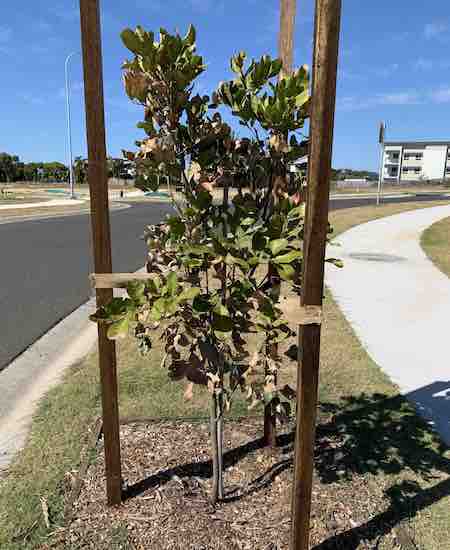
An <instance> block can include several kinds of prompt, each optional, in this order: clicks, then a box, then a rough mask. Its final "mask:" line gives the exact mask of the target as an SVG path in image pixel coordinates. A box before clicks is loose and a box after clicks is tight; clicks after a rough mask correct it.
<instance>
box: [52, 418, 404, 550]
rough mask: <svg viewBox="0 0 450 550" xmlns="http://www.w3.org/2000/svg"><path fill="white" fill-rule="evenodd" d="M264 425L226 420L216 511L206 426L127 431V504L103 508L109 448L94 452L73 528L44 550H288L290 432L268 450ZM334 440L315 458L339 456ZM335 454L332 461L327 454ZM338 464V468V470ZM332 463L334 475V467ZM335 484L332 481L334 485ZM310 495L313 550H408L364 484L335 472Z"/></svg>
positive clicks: (161, 425)
mask: <svg viewBox="0 0 450 550" xmlns="http://www.w3.org/2000/svg"><path fill="white" fill-rule="evenodd" d="M261 425H262V419H259V418H256V419H252V418H251V419H245V420H242V421H240V422H234V421H226V422H225V433H224V446H225V449H226V451H225V466H226V471H225V491H226V497H225V502H222V503H220V504H218V505H217V506H213V505H212V504H211V501H210V499H209V494H210V490H211V470H212V466H211V462H210V447H209V433H208V430H209V428H208V424H207V423H192V422H155V423H136V424H127V425H122V426H121V442H122V468H123V478H124V482H125V484H126V486H127V498H126V500H125V501H124V503H123V504H122V505H121V506H119V507H114V508H107V507H106V506H105V501H106V496H105V480H104V461H103V448H102V444H101V442H100V443H99V444H98V446H97V450H96V455H95V459H94V461H93V463H92V464H91V466H90V467H89V468H88V470H87V474H86V476H85V479H84V483H83V486H82V489H81V493H80V495H79V498H78V499H77V500H76V502H75V503H74V507H73V509H72V515H71V521H70V523H69V524H68V525H66V526H65V527H64V528H61V529H59V530H57V531H56V532H55V533H54V536H53V537H52V538H51V539H50V540H49V543H48V544H46V545H44V546H43V548H70V549H73V550H74V549H81V548H95V549H97V550H102V549H105V550H106V549H110V548H114V549H119V548H124V549H146V550H153V549H154V550H166V549H167V550H169V549H180V550H181V549H186V550H188V549H192V550H194V549H195V550H213V549H214V550H216V549H221V550H222V549H223V550H234V549H239V550H241V549H242V550H269V549H271V550H281V549H283V550H284V549H288V548H289V532H290V514H291V487H292V471H293V437H292V430H293V426H292V425H290V426H287V427H285V431H284V433H282V434H281V436H280V437H279V446H278V448H277V449H275V450H270V449H267V448H261V439H260V437H261ZM335 437H336V436H335V434H334V435H330V438H329V439H326V438H324V437H321V438H320V446H319V447H318V448H317V450H316V452H317V453H322V456H323V453H325V454H326V453H328V454H329V455H330V456H331V457H332V456H333V452H334V449H336V452H338V451H337V448H338V446H339V442H338V441H336V440H335ZM330 453H331V454H330ZM338 463H339V461H338ZM333 464H334V461H333V460H330V466H329V468H330V471H332V470H333V468H335V466H334V465H333ZM330 480H334V481H330ZM330 480H328V481H327V482H324V481H323V480H321V479H319V477H318V476H317V475H316V479H315V484H314V487H313V502H312V517H311V548H315V549H316V550H319V549H320V550H326V549H334V548H336V549H343V550H344V549H345V550H352V549H353V550H356V549H357V550H363V549H375V548H388V549H392V550H394V549H397V548H404V547H403V546H402V545H401V544H400V543H399V540H398V539H397V538H396V533H395V532H394V531H392V530H390V531H388V532H387V534H383V533H381V534H379V533H377V529H379V527H377V524H374V527H373V529H371V527H370V525H371V518H373V517H374V516H377V514H379V513H380V512H382V511H383V510H384V509H386V502H385V501H384V497H383V493H382V491H379V492H377V494H373V490H372V492H371V491H370V490H369V486H368V484H367V481H366V479H365V478H364V477H363V476H362V475H353V476H352V478H351V480H349V479H345V477H342V476H341V473H340V472H339V470H337V471H334V472H333V476H331V477H330Z"/></svg>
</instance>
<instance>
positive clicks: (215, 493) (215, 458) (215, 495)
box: [210, 394, 220, 504]
mask: <svg viewBox="0 0 450 550" xmlns="http://www.w3.org/2000/svg"><path fill="white" fill-rule="evenodd" d="M216 402H217V399H216V395H215V394H213V395H212V396H211V410H210V421H211V423H210V426H211V428H210V429H211V446H212V464H213V486H212V495H211V500H212V503H213V504H216V503H217V501H218V500H219V485H220V474H219V446H218V439H217V431H218V430H217V403H216Z"/></svg>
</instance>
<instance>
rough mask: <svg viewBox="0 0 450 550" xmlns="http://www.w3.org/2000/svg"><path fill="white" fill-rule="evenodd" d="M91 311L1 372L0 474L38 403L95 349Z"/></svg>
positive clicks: (91, 304) (83, 309)
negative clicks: (66, 372)
mask: <svg viewBox="0 0 450 550" xmlns="http://www.w3.org/2000/svg"><path fill="white" fill-rule="evenodd" d="M139 271H143V269H141V270H139ZM121 293H123V291H121V290H120V289H119V290H118V291H117V293H116V292H115V294H116V295H120V294H121ZM94 311H95V298H91V299H90V300H88V301H87V302H86V303H84V304H83V305H81V306H80V307H79V308H77V309H76V310H75V311H73V312H72V313H71V314H70V315H68V316H67V317H66V318H65V319H63V320H62V321H60V322H59V323H57V324H56V325H55V326H54V327H53V328H52V329H50V330H49V331H48V332H47V333H46V334H44V335H43V336H41V338H39V340H37V341H36V342H35V343H34V344H32V345H31V346H30V347H29V348H28V349H26V350H25V351H24V352H23V353H21V354H20V355H19V356H18V357H17V358H16V359H15V360H14V361H12V362H11V363H10V364H9V365H8V367H6V369H4V370H3V371H1V372H0V388H1V392H2V399H1V401H0V473H1V472H2V470H4V471H5V470H7V467H8V465H9V464H10V462H11V460H12V459H13V457H14V455H15V454H16V453H17V452H18V451H19V450H20V449H22V447H23V446H24V444H25V442H26V439H27V436H28V433H29V429H30V425H31V421H32V417H33V414H34V413H35V411H36V408H37V406H38V404H39V401H40V400H41V399H42V398H43V397H44V395H45V394H46V393H47V392H48V391H49V390H50V389H51V388H52V387H54V386H55V385H56V384H58V383H59V382H60V381H61V379H62V376H63V374H64V372H65V371H66V370H67V369H68V368H69V367H73V366H74V365H76V364H77V363H79V362H80V361H82V360H83V359H84V358H85V357H86V356H87V355H88V354H89V353H90V352H91V351H92V350H93V349H94V346H95V344H96V341H97V326H96V325H95V324H94V323H93V322H91V321H90V320H89V315H90V314H91V313H93V312H94Z"/></svg>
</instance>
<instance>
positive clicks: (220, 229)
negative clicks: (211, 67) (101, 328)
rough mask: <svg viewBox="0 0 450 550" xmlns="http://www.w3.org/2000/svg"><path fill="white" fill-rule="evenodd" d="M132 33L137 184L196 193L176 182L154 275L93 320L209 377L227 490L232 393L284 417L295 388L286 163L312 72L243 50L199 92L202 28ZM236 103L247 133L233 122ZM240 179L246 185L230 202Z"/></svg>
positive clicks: (294, 190)
mask: <svg viewBox="0 0 450 550" xmlns="http://www.w3.org/2000/svg"><path fill="white" fill-rule="evenodd" d="M122 39H123V42H124V44H125V46H126V47H127V48H128V49H129V50H130V51H131V52H132V54H133V58H132V59H131V60H129V61H126V62H125V63H124V65H123V70H124V83H125V89H126V92H127V94H128V96H129V97H130V98H131V99H132V100H133V101H134V102H136V103H138V104H140V105H142V107H143V112H144V120H143V121H142V122H140V123H139V124H138V127H139V128H141V129H142V130H144V132H145V133H146V137H145V138H144V139H142V140H141V141H139V142H137V145H138V151H137V152H135V153H133V152H124V154H125V157H126V158H127V159H129V160H132V161H134V162H135V163H136V171H137V175H136V185H137V186H138V187H139V188H141V189H144V190H154V191H155V190H157V188H158V185H159V181H160V179H161V176H166V175H168V176H170V177H171V179H172V180H179V181H182V182H183V188H184V200H183V201H182V202H181V201H180V202H178V201H177V200H176V198H175V195H174V194H173V193H172V189H169V191H170V192H171V193H172V199H173V204H174V207H175V210H176V214H174V215H172V216H170V217H168V219H167V220H166V221H165V222H164V223H161V224H159V225H153V226H150V227H148V228H147V231H146V240H147V245H148V249H149V254H148V261H147V271H148V280H147V281H146V282H130V283H129V284H128V285H127V291H128V297H126V298H116V299H114V300H113V301H112V302H111V303H110V304H109V305H108V306H106V307H104V308H101V309H100V310H99V311H97V312H96V314H95V315H94V316H93V319H94V320H95V321H97V322H106V323H108V324H109V328H108V335H109V337H110V338H118V337H121V336H124V335H126V334H127V333H128V331H129V329H130V326H131V327H132V328H133V332H134V335H135V337H136V339H137V341H138V342H139V346H140V348H141V350H142V351H143V352H148V351H149V350H150V348H151V345H152V331H154V330H156V329H158V330H159V331H161V335H162V338H163V341H164V343H165V356H164V359H163V365H165V366H167V367H168V370H169V374H170V376H171V377H172V378H175V379H183V378H184V379H186V391H185V396H186V398H187V399H190V398H192V394H193V389H194V385H195V384H200V385H204V386H206V387H207V388H208V390H209V392H210V395H211V436H212V447H213V465H214V475H213V480H214V488H213V495H212V496H213V501H214V502H215V501H217V500H218V499H221V498H222V497H223V480H222V469H223V467H222V437H223V436H222V434H223V416H224V413H225V410H227V409H228V408H229V407H230V403H231V399H232V396H233V394H234V393H235V392H236V391H238V390H241V391H243V392H244V393H245V395H246V398H247V399H248V402H249V406H250V407H254V406H256V405H257V404H258V403H261V402H262V403H264V404H265V406H266V407H269V408H270V410H271V412H272V414H273V415H275V416H277V417H278V418H280V419H284V418H286V417H288V416H289V414H290V404H289V398H292V397H293V396H295V393H294V392H293V390H292V389H291V388H289V387H287V386H280V384H279V377H278V370H279V368H280V366H281V358H280V356H279V355H278V351H277V346H276V345H275V344H277V343H279V342H281V341H283V340H285V339H286V338H288V337H289V336H291V335H293V331H292V329H291V328H290V326H289V323H288V320H287V319H285V318H284V316H283V313H282V311H281V309H280V308H279V306H278V297H279V294H280V287H281V284H286V285H291V286H293V287H294V288H296V289H298V285H299V283H300V281H299V279H298V277H296V273H300V272H301V270H300V266H301V261H302V228H303V206H302V205H301V204H299V203H300V195H299V192H300V189H299V184H298V181H297V180H291V179H290V178H289V173H288V167H289V165H290V164H291V163H292V162H293V161H295V160H296V159H298V158H300V157H301V156H304V155H305V152H306V145H307V143H306V141H305V140H304V139H302V134H301V130H302V128H303V126H304V123H305V120H306V119H307V117H308V109H309V75H308V70H307V68H306V67H305V66H303V67H301V68H300V69H298V70H296V71H294V72H293V73H292V74H291V75H281V76H280V71H281V62H280V61H279V60H278V59H272V58H270V57H269V56H267V55H265V56H263V57H261V59H259V60H252V61H251V62H250V63H246V55H245V53H244V52H240V53H238V54H237V55H235V56H233V58H232V59H231V69H232V71H233V73H234V78H233V80H230V81H228V82H222V83H221V84H220V85H219V87H218V89H217V90H216V91H215V92H214V93H213V94H212V96H211V97H209V96H207V95H204V96H200V95H198V94H194V91H193V90H194V82H195V79H196V78H197V77H198V76H199V75H200V74H201V73H202V72H203V71H204V70H205V68H206V67H205V65H204V63H203V59H202V57H201V56H199V55H198V54H197V53H196V45H195V30H194V28H193V27H192V26H191V27H190V28H189V31H188V33H187V35H186V36H185V37H181V36H180V35H178V34H176V35H171V34H169V33H168V32H167V31H166V30H164V29H161V30H160V35H159V41H155V37H154V34H153V33H151V32H147V31H145V30H144V29H143V28H142V27H137V28H136V30H134V31H133V30H131V29H126V30H125V31H124V32H123V33H122ZM226 108H228V109H229V110H231V114H232V116H233V117H234V120H236V121H237V122H238V123H239V125H241V126H242V127H244V128H245V129H246V136H245V137H237V136H236V135H234V134H233V132H232V130H231V128H230V126H229V125H228V124H226V123H225V122H224V121H223V119H222V115H221V112H223V111H224V110H225V109H226ZM219 187H220V188H221V193H220V200H217V199H218V196H219V195H218V194H217V191H218V188H219ZM230 188H236V190H237V194H236V196H234V198H233V199H232V200H231V201H230V199H229V190H230ZM268 267H269V268H270V269H269V273H270V272H274V273H276V274H277V275H278V277H277V278H276V281H278V282H277V283H276V284H274V282H273V280H270V277H268ZM251 334H256V335H257V338H256V340H257V344H256V347H255V346H253V347H252V345H251V342H250V340H251V338H249V335H251Z"/></svg>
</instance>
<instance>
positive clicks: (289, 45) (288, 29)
mask: <svg viewBox="0 0 450 550" xmlns="http://www.w3.org/2000/svg"><path fill="white" fill-rule="evenodd" d="M295 10H296V0H280V33H279V36H278V55H279V57H280V59H281V61H282V63H283V68H282V71H281V73H280V78H283V77H284V76H285V75H287V74H289V73H291V71H292V58H293V51H292V50H293V44H294V26H295ZM286 138H287V136H286ZM268 276H269V281H270V282H271V285H272V286H274V287H275V286H277V285H279V284H280V276H279V275H278V273H277V271H276V269H275V268H274V267H273V266H272V265H270V266H269V269H268ZM277 350H278V344H271V345H270V346H268V347H267V353H268V354H269V355H270V354H272V353H274V354H276V353H277ZM266 374H267V373H266ZM263 442H264V445H265V446H267V447H276V444H277V421H276V416H275V415H274V414H273V412H272V406H271V404H270V403H269V404H268V405H266V406H265V407H264V435H263Z"/></svg>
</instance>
